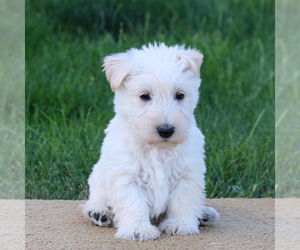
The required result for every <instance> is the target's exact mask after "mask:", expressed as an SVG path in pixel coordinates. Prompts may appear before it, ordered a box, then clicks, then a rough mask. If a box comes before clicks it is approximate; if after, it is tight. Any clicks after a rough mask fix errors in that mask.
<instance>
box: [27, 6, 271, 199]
mask: <svg viewBox="0 0 300 250" xmlns="http://www.w3.org/2000/svg"><path fill="white" fill-rule="evenodd" d="M274 12H275V10H274V1H272V0H264V1H261V0H251V1H242V0H228V1H220V0H186V1H162V0H147V1H146V0H145V1H143V0H139V1H138V0H127V1H122V0H110V1H109V0H99V1H95V0H94V1H91V0H40V1H37V0H27V1H26V100H25V108H26V118H25V119H26V180H25V181H26V198H37V199H86V198H87V195H88V186H87V178H88V176H89V174H90V172H91V169H92V167H93V164H95V163H96V162H97V160H98V158H99V151H100V145H101V143H102V140H103V137H104V131H103V130H104V129H105V128H106V126H107V124H108V122H109V120H110V119H111V118H112V117H113V116H114V112H113V93H112V92H111V90H110V86H109V84H108V82H107V80H106V79H105V75H104V73H103V72H102V60H103V58H104V56H106V55H108V54H111V53H115V52H122V51H125V50H127V49H129V48H131V47H140V46H141V45H143V44H147V43H149V42H151V43H153V42H154V41H157V42H159V41H161V42H165V43H166V44H167V45H175V44H185V45H186V46H191V47H195V48H197V49H198V50H200V51H202V53H203V54H204V62H203V65H202V67H201V78H202V86H201V95H200V102H199V105H198V107H197V109H196V111H195V116H196V119H197V122H198V125H199V127H200V129H201V130H202V132H203V133H204V135H205V137H206V145H205V150H206V156H207V158H206V164H207V175H206V180H207V197H208V198H217V197H218V198H219V197H248V198H260V197H274V195H275V173H274V172H275V171H274V164H275V160H274V158H275V157H274V143H275V139H274V133H275V129H274V118H275V108H274V105H275V101H274V99H275V97H274V92H275V87H274V75H275V72H274V70H275V65H274V60H275V51H274V36H275V32H274V29H275V28H274V19H275V17H274V16H275V13H274Z"/></svg>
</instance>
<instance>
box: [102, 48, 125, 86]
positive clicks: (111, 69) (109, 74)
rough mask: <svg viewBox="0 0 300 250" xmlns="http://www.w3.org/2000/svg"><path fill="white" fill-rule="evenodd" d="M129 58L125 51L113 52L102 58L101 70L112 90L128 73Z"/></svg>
mask: <svg viewBox="0 0 300 250" xmlns="http://www.w3.org/2000/svg"><path fill="white" fill-rule="evenodd" d="M130 69H131V65H130V58H129V55H127V54H126V53H118V54H113V55H111V56H107V57H105V58H104V62H103V71H105V74H106V78H107V80H108V81H109V84H110V87H111V90H112V91H115V90H116V89H117V88H118V87H119V86H120V85H121V83H122V82H123V80H124V79H125V77H126V76H127V75H128V74H129V72H130Z"/></svg>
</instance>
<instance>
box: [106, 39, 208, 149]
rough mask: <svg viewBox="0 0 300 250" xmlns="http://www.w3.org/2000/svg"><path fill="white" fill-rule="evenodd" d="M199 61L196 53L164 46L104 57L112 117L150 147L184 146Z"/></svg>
mask: <svg viewBox="0 0 300 250" xmlns="http://www.w3.org/2000/svg"><path fill="white" fill-rule="evenodd" d="M202 60H203V55H202V54H201V53H200V52H199V51H197V50H194V49H190V48H189V49H185V48H184V46H172V47H167V46H166V45H165V44H163V43H162V44H159V45H157V44H154V45H151V44H149V45H148V46H143V47H142V49H130V50H128V51H127V52H125V53H119V54H113V55H111V56H107V57H106V58H105V59H104V64H103V66H104V71H105V72H106V77H107V79H108V81H109V83H110V86H111V89H112V91H114V92H115V99H114V104H115V112H116V114H117V115H120V116H122V117H123V118H124V120H125V121H127V122H128V126H129V127H130V128H132V130H133V131H134V134H135V136H136V137H138V138H139V139H140V140H141V141H143V142H144V143H146V144H148V145H151V146H155V147H159V148H164V149H168V148H172V147H174V146H176V145H178V144H180V143H182V142H184V141H185V140H186V138H187V136H188V133H189V129H190V126H191V124H192V123H195V120H194V117H193V112H194V109H195V107H196V105H197V102H198V95H199V94H198V88H199V86H200V82H201V80H200V66H201V64H202Z"/></svg>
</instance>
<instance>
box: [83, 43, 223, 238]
mask: <svg viewBox="0 0 300 250" xmlns="http://www.w3.org/2000/svg"><path fill="white" fill-rule="evenodd" d="M202 59H203V55H202V54H201V53H200V52H199V51H197V50H194V49H190V48H189V49H185V48H184V46H173V47H167V46H166V45H165V44H163V43H161V44H159V45H157V44H154V45H151V44H149V45H148V46H143V47H142V49H130V50H128V51H127V52H125V53H119V54H113V55H111V56H108V57H106V58H105V59H104V70H105V72H106V76H107V79H108V81H109V83H110V85H111V89H112V91H115V98H114V105H115V113H116V115H115V117H114V118H113V119H112V120H111V122H110V124H109V125H108V127H107V129H106V131H105V132H106V137H105V139H104V142H103V145H102V149H101V157H100V160H99V161H98V163H97V164H96V165H95V166H94V168H93V172H92V174H91V175H90V177H89V186H90V195H89V200H88V201H87V202H86V204H85V205H83V212H84V215H85V216H86V217H87V218H88V219H89V220H90V221H92V222H93V223H95V224H96V225H99V226H105V227H107V226H116V227H117V228H118V231H117V233H116V237H117V238H124V239H128V240H141V241H147V240H154V239H156V238H158V237H159V236H160V232H162V233H166V234H169V235H188V234H199V224H200V223H201V224H211V223H213V222H214V221H216V220H217V219H218V218H219V215H218V213H217V211H216V210H215V209H214V208H210V207H205V206H204V200H205V179H204V174H205V171H206V168H205V163H204V158H205V156H204V136H203V134H202V133H201V131H200V130H199V128H198V127H197V124H196V121H195V118H194V115H193V112H194V109H195V107H196V105H197V102H198V96H199V93H198V88H199V87H200V82H201V80H200V74H199V71H200V66H201V64H202ZM155 225H158V227H156V226H155Z"/></svg>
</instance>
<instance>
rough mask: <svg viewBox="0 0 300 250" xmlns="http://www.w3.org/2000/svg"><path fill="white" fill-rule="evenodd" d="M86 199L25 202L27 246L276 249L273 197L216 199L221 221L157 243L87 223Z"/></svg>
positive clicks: (47, 247) (165, 238) (163, 235)
mask: <svg viewBox="0 0 300 250" xmlns="http://www.w3.org/2000/svg"><path fill="white" fill-rule="evenodd" d="M82 203H83V201H63V200H49V201H47V200H26V249H274V248H275V200H274V199H271V198H268V199H213V200H207V202H206V203H207V205H211V206H213V207H215V208H216V209H217V210H218V211H219V213H220V220H219V221H218V222H217V223H216V224H215V225H214V226H205V227H201V228H200V231H201V233H200V234H199V235H191V236H167V235H165V234H161V238H160V239H158V240H155V241H153V242H130V241H126V240H120V239H116V238H115V237H114V234H115V233H116V228H101V227H97V226H94V225H92V224H89V223H88V222H87V221H86V220H85V219H84V218H83V216H82V215H81V214H80V210H79V209H78V206H79V205H80V204H82Z"/></svg>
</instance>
